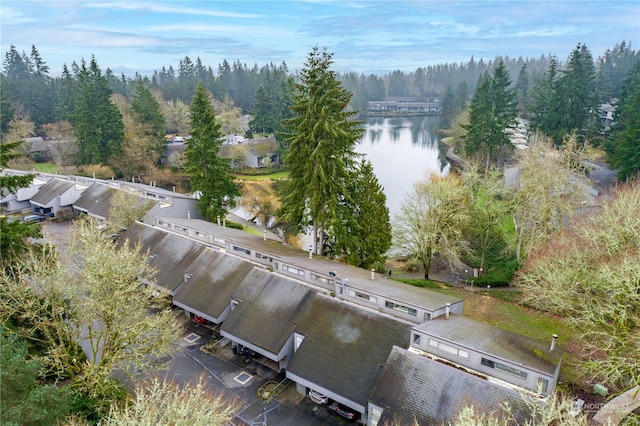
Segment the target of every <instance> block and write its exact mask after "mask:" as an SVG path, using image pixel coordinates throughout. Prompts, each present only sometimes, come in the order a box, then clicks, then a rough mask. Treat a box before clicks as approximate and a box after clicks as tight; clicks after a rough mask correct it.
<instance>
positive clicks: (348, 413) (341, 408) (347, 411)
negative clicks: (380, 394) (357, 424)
mask: <svg viewBox="0 0 640 426" xmlns="http://www.w3.org/2000/svg"><path fill="white" fill-rule="evenodd" d="M336 413H338V415H339V416H340V417H344V418H345V419H347V420H354V419H356V418H358V416H359V413H358V412H356V411H354V410H352V409H351V408H349V407H347V406H345V405H342V404H338V405H336Z"/></svg>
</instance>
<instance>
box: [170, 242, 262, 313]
mask: <svg viewBox="0 0 640 426" xmlns="http://www.w3.org/2000/svg"><path fill="white" fill-rule="evenodd" d="M252 269H253V265H252V264H251V263H249V262H246V261H244V260H241V259H237V258H235V257H232V256H228V255H225V254H223V253H218V252H217V251H215V250H213V249H210V248H207V249H205V250H204V251H203V252H202V253H200V255H199V256H198V258H197V259H196V260H195V261H194V262H193V264H191V266H189V268H187V270H186V271H185V273H187V274H190V275H191V277H190V278H189V279H188V280H187V282H185V283H184V284H183V285H182V286H180V288H179V289H178V290H177V291H176V293H175V294H174V296H173V299H174V301H176V302H180V303H182V304H184V305H185V306H190V307H192V308H194V309H196V310H198V311H200V312H203V313H205V314H207V315H210V316H212V317H214V318H218V317H219V316H220V315H221V314H222V312H223V311H224V309H225V308H226V307H227V305H228V304H229V303H230V302H231V297H232V295H233V293H234V292H235V291H236V289H237V288H238V287H239V286H240V284H241V283H242V281H243V280H244V279H245V278H246V277H247V275H248V274H249V272H251V270H252Z"/></svg>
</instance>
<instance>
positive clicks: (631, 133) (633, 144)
mask: <svg viewBox="0 0 640 426" xmlns="http://www.w3.org/2000/svg"><path fill="white" fill-rule="evenodd" d="M618 104H619V107H618V111H617V117H616V124H615V125H614V127H613V135H612V138H611V139H609V140H608V141H607V144H606V146H605V147H606V149H607V152H609V154H610V156H609V164H611V166H612V167H614V168H616V169H617V170H618V178H619V179H620V180H622V181H626V180H631V179H632V178H634V176H638V175H639V173H640V109H639V108H638V105H640V59H638V60H637V61H636V63H635V66H634V67H633V69H632V70H631V71H630V72H629V74H628V76H627V78H626V79H625V83H624V85H623V86H622V90H621V96H620V101H619V103H618Z"/></svg>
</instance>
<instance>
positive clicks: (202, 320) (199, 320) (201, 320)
mask: <svg viewBox="0 0 640 426" xmlns="http://www.w3.org/2000/svg"><path fill="white" fill-rule="evenodd" d="M193 322H195V323H196V324H203V325H204V324H209V321H207V320H206V319H205V318H202V317H199V316H198V315H194V316H193Z"/></svg>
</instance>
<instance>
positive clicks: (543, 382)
mask: <svg viewBox="0 0 640 426" xmlns="http://www.w3.org/2000/svg"><path fill="white" fill-rule="evenodd" d="M548 387H549V380H547V379H543V378H542V377H538V391H539V392H541V393H546V392H547V388H548Z"/></svg>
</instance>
